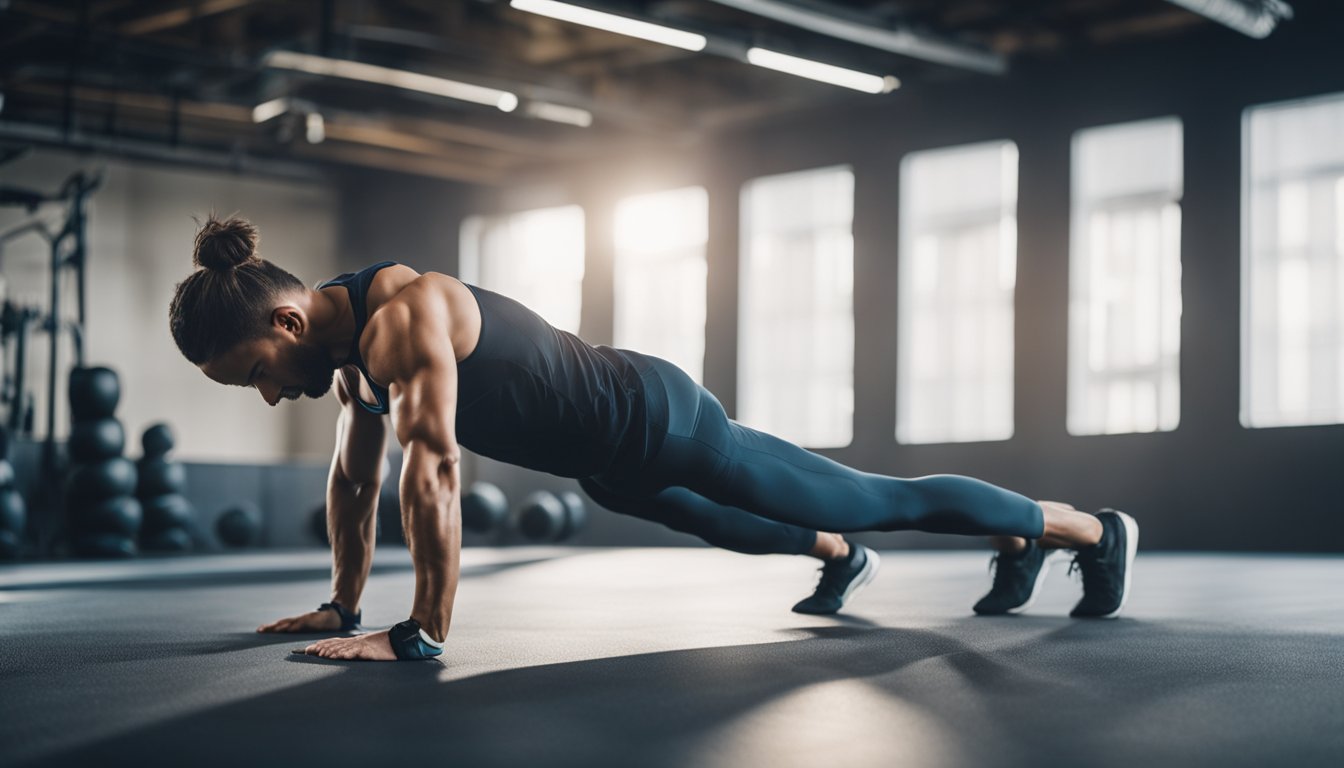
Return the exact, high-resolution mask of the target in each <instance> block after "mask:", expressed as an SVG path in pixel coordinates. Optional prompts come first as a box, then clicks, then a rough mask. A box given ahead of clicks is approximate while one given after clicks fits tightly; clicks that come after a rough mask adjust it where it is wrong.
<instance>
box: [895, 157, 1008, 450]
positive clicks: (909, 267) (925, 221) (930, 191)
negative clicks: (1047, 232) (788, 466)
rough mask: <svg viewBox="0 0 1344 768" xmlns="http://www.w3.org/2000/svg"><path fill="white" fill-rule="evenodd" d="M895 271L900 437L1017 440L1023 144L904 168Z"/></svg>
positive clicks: (909, 161) (916, 160) (912, 160)
mask: <svg viewBox="0 0 1344 768" xmlns="http://www.w3.org/2000/svg"><path fill="white" fill-rule="evenodd" d="M898 274H899V279H900V287H899V289H898V301H899V309H898V313H897V323H898V326H897V345H898V347H897V370H896V440H897V441H898V442H901V443H948V442H970V441H980V440H1007V439H1008V438H1010V437H1012V434H1013V287H1014V285H1015V282H1016V278H1017V147H1016V145H1014V144H1013V143H1012V142H1008V141H998V142H990V143H985V144H972V145H967V146H962V147H951V148H947V149H937V150H930V151H925V152H914V153H911V154H910V155H908V156H907V157H906V158H905V159H904V160H903V161H902V162H901V238H900V260H899V270H898Z"/></svg>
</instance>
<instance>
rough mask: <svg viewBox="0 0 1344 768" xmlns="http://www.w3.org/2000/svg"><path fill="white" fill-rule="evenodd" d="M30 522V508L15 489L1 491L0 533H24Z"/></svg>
mask: <svg viewBox="0 0 1344 768" xmlns="http://www.w3.org/2000/svg"><path fill="white" fill-rule="evenodd" d="M27 520H28V507H27V506H26V505H24V503H23V496H21V495H19V492H18V491H17V490H15V489H13V488H3V489H0V531H13V532H15V533H22V532H23V526H24V523H25V522H27Z"/></svg>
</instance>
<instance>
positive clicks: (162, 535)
mask: <svg viewBox="0 0 1344 768" xmlns="http://www.w3.org/2000/svg"><path fill="white" fill-rule="evenodd" d="M140 546H141V547H142V548H144V549H146V550H148V551H150V552H190V551H191V549H192V547H193V546H194V543H193V542H192V540H191V534H189V533H187V529H185V528H168V529H165V530H162V531H159V532H158V533H155V534H153V535H151V536H148V537H145V538H143V539H142V540H141V542H140Z"/></svg>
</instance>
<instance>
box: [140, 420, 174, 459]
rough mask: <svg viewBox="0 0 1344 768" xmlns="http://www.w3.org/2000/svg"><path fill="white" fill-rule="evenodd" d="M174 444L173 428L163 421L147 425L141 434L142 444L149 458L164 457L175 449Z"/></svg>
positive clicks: (146, 456)
mask: <svg viewBox="0 0 1344 768" xmlns="http://www.w3.org/2000/svg"><path fill="white" fill-rule="evenodd" d="M173 444H174V442H173V430H172V429H171V428H170V427H169V426H168V425H167V424H164V423H162V422H160V423H158V424H152V425H150V426H148V427H146V428H145V431H144V434H142V435H141V436H140V446H141V448H143V449H144V453H145V458H147V459H162V458H163V457H164V456H166V455H168V452H169V451H171V450H173Z"/></svg>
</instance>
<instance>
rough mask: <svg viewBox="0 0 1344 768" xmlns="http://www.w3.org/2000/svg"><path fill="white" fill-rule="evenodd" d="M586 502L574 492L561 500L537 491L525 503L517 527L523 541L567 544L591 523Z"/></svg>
mask: <svg viewBox="0 0 1344 768" xmlns="http://www.w3.org/2000/svg"><path fill="white" fill-rule="evenodd" d="M587 517H588V515H587V510H585V509H584V506H583V499H582V498H580V496H579V495H578V494H577V493H574V492H573V491H564V492H563V493H561V494H559V495H558V496H557V495H556V494H554V493H551V492H550V491H537V492H536V493H533V494H532V495H530V496H528V497H527V498H526V499H524V500H523V506H522V507H521V508H520V509H519V510H518V518H517V521H516V525H517V528H518V532H519V533H520V534H522V535H523V538H526V539H530V540H532V541H550V542H557V541H564V540H565V539H568V538H569V537H571V536H573V535H575V534H576V533H578V532H579V531H580V530H582V529H583V525H584V523H585V522H586V521H587Z"/></svg>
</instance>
